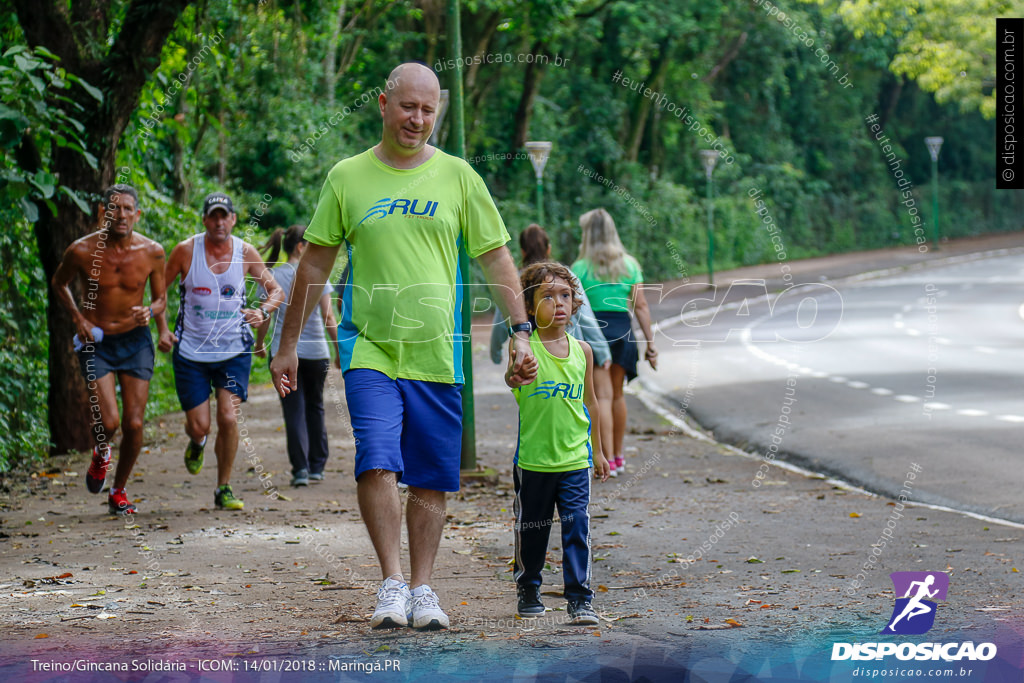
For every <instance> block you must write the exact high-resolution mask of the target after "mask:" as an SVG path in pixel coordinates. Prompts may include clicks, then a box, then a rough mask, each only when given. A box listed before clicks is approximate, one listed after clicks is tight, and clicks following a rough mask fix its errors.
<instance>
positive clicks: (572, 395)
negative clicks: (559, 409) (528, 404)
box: [527, 379, 583, 401]
mask: <svg viewBox="0 0 1024 683" xmlns="http://www.w3.org/2000/svg"><path fill="white" fill-rule="evenodd" d="M534 396H540V397H541V398H544V399H547V398H558V397H559V396H561V397H562V398H567V399H569V400H571V401H575V400H579V399H580V398H582V397H583V385H582V384H569V383H568V382H555V381H554V380H550V379H549V380H548V381H547V382H542V383H541V385H540V386H538V387H537V391H535V392H533V393H532V394H530V395H529V396H527V398H533V397H534Z"/></svg>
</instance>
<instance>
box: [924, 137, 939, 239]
mask: <svg viewBox="0 0 1024 683" xmlns="http://www.w3.org/2000/svg"><path fill="white" fill-rule="evenodd" d="M924 144H926V145H928V153H929V154H931V155H932V244H933V248H935V249H938V248H939V150H940V149H942V138H940V137H930V138H925V139H924Z"/></svg>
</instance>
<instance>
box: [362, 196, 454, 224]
mask: <svg viewBox="0 0 1024 683" xmlns="http://www.w3.org/2000/svg"><path fill="white" fill-rule="evenodd" d="M421 202H423V200H421V199H413V200H409V199H392V198H391V197H384V198H383V199H378V200H377V201H376V202H375V203H374V205H373V206H371V207H370V209H369V211H367V212H366V215H365V216H363V220H361V221H359V225H362V224H363V223H365V222H366V221H368V220H371V219H373V220H377V219H380V218H387V217H388V216H390V215H391V214H393V213H401V214H402V215H403V216H422V217H424V218H433V216H434V213H435V212H436V211H437V202H435V201H427V202H426V203H421Z"/></svg>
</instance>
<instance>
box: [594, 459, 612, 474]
mask: <svg viewBox="0 0 1024 683" xmlns="http://www.w3.org/2000/svg"><path fill="white" fill-rule="evenodd" d="M610 474H611V467H609V466H608V461H607V460H606V459H605V457H604V455H602V454H601V453H594V478H595V479H600V480H601V481H608V475H610Z"/></svg>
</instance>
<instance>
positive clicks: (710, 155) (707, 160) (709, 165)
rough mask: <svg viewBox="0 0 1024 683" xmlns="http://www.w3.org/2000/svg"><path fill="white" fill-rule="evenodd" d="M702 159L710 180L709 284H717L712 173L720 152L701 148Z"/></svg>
mask: <svg viewBox="0 0 1024 683" xmlns="http://www.w3.org/2000/svg"><path fill="white" fill-rule="evenodd" d="M700 160H701V162H702V163H703V164H704V175H705V176H706V177H707V180H708V200H707V201H708V286H714V284H715V265H714V264H715V231H714V223H713V211H714V205H713V204H712V203H711V192H712V184H713V183H712V180H711V174H712V173H713V172H714V170H715V164H716V163H718V152H716V151H715V150H713V149H702V150H700Z"/></svg>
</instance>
